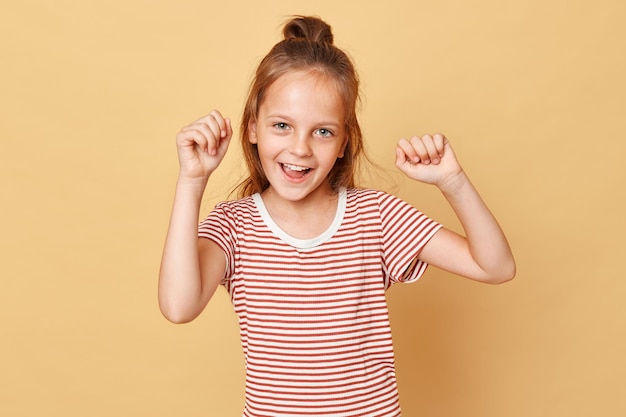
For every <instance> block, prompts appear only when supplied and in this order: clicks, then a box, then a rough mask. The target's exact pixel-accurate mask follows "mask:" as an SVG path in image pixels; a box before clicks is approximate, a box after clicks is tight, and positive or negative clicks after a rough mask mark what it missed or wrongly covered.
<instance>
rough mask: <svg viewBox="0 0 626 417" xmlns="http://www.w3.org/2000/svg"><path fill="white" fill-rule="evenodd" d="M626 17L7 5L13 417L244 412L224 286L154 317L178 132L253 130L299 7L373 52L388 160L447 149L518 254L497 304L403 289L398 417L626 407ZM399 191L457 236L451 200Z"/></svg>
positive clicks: (7, 294)
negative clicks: (193, 307)
mask: <svg viewBox="0 0 626 417" xmlns="http://www.w3.org/2000/svg"><path fill="white" fill-rule="evenodd" d="M625 5H626V3H624V2H623V1H622V0H597V1H594V2H590V1H582V0H574V1H557V0H508V1H499V2H498V1H487V0H476V1H460V0H456V1H422V0H419V1H408V0H406V1H400V0H389V1H384V2H371V3H364V2H358V3H357V2H338V1H336V0H332V1H331V0H318V1H315V2H312V1H307V2H304V1H302V2H300V1H295V0H290V1H286V0H268V1H260V2H253V1H250V2H243V1H238V0H233V1H224V2H209V1H178V2H174V1H171V2H166V1H152V2H151V1H145V0H144V1H139V0H124V1H121V0H118V1H100V2H95V1H92V2H89V1H82V2H80V1H69V0H63V1H44V0H35V1H24V2H17V1H14V2H9V1H4V2H3V4H2V5H1V6H0V56H1V59H2V63H1V65H0V118H1V123H0V138H1V142H0V143H1V145H0V146H1V147H0V192H1V196H2V203H1V205H0V213H1V214H2V216H1V218H0V236H1V238H0V245H1V246H0V278H1V281H0V337H1V339H0V415H2V416H11V417H20V416H64V417H67V416H92V417H99V416H171V415H176V416H187V417H191V416H238V415H241V414H240V413H241V409H242V397H243V369H242V356H241V351H240V347H239V341H238V334H237V326H236V320H235V317H234V313H233V312H232V308H231V306H230V304H229V300H228V298H227V297H226V294H225V292H224V291H223V289H222V290H221V291H220V292H219V294H218V295H217V296H216V298H215V299H214V301H213V302H212V303H211V304H210V305H209V307H208V308H207V310H206V311H205V313H204V314H203V315H202V316H201V317H200V318H199V319H198V320H197V321H195V322H193V323H191V324H188V325H181V326H176V325H172V324H170V323H168V322H167V321H166V320H165V319H164V318H162V317H161V316H160V314H159V311H158V308H157V303H156V281H157V271H158V265H159V260H160V252H161V248H162V242H163V238H164V235H165V230H166V226H167V220H168V215H169V210H170V205H171V200H172V192H173V187H174V183H175V180H176V174H177V161H176V155H175V147H174V136H175V134H176V132H177V131H178V129H179V128H180V127H181V126H183V125H184V124H186V123H188V122H190V121H192V120H194V119H195V118H197V117H200V116H202V115H203V114H205V113H206V112H208V111H209V110H210V109H212V108H214V107H218V108H220V109H221V110H222V111H223V112H224V113H225V114H227V115H230V116H232V117H233V118H235V119H239V116H240V113H241V108H242V104H243V99H244V97H245V93H246V89H247V86H248V82H249V80H250V76H251V73H252V71H253V69H254V67H255V65H256V63H257V62H258V60H259V59H260V58H261V57H262V56H263V55H264V54H265V53H266V52H267V51H268V50H269V48H270V47H271V46H272V45H273V44H274V43H275V42H276V41H277V40H278V39H279V31H280V26H281V23H282V22H283V21H284V19H285V18H286V16H288V15H290V14H294V13H300V14H318V15H320V16H322V17H323V18H324V19H326V20H327V21H328V22H329V23H330V24H332V25H333V27H334V30H335V35H336V43H337V44H338V45H339V46H341V47H343V48H344V49H345V50H346V51H347V52H349V54H350V55H351V56H352V57H353V58H354V59H355V61H356V63H357V67H358V69H359V71H360V74H361V77H362V80H363V92H364V98H365V100H364V103H363V108H362V111H361V120H362V124H363V128H364V131H365V134H366V137H367V141H368V146H369V149H370V153H371V154H372V156H373V158H374V160H375V161H376V162H378V163H379V164H381V165H382V166H383V167H384V168H387V169H389V170H390V171H392V170H393V162H392V161H393V148H394V144H395V141H396V140H397V139H398V138H399V137H401V136H408V135H412V134H423V133H427V132H433V131H443V132H445V133H446V134H447V135H448V136H449V137H450V138H451V140H452V141H453V144H454V146H455V149H456V151H457V154H458V155H459V158H460V159H461V161H462V162H463V163H464V165H465V167H466V169H467V171H468V172H469V173H470V175H471V177H472V179H473V181H474V182H475V183H476V185H477V186H478V188H479V189H480V190H481V193H482V194H483V196H484V198H485V199H486V200H487V202H488V203H489V205H490V207H491V208H492V209H493V211H494V212H495V213H496V215H497V217H498V218H499V220H500V222H501V223H502V225H503V227H504V228H505V230H506V231H507V234H508V236H509V239H510V241H511V244H512V246H513V249H514V252H515V255H516V259H517V262H518V266H519V268H518V276H517V278H516V280H515V281H513V282H511V283H508V284H505V285H503V286H487V285H481V284H477V283H473V282H470V281H466V280H463V279H460V278H457V277H453V276H450V275H448V274H445V273H442V272H439V271H436V270H434V269H432V270H429V272H428V273H427V276H426V277H425V278H424V279H423V280H421V281H420V282H419V283H417V284H414V285H405V286H398V287H395V288H393V289H392V290H391V291H390V292H389V297H388V298H389V304H390V309H391V314H392V325H393V330H394V339H395V344H396V351H397V362H398V378H399V383H400V393H401V402H402V405H403V409H404V414H405V415H406V416H418V415H419V416H433V417H438V416H442V417H451V416H464V417H501V416H507V417H528V416H570V417H571V416H591V415H597V416H623V415H626V400H624V393H625V391H626V382H624V381H625V380H624V378H625V375H626V359H625V358H624V353H625V351H626V330H625V329H626V307H625V306H624V303H623V298H624V296H625V295H626V284H625V281H626V280H625V278H626V268H625V267H624V264H623V260H624V257H625V256H626V250H625V249H626V245H625V243H624V232H625V231H626V230H625V226H624V224H625V223H624V220H623V216H624V213H626V198H625V195H624V194H625V193H624V181H625V180H626V168H625V167H624V162H623V160H624V156H625V154H626V144H625V143H626V141H625V139H624V132H625V131H626V117H625V114H624V113H625V108H626V98H625V93H626V82H625V81H624V74H626V59H625V57H626V53H625V51H626V25H624V21H625V19H626V6H625ZM238 161H239V153H238V147H237V146H233V147H232V148H231V151H230V152H229V155H228V156H227V159H226V160H225V162H224V166H223V167H221V169H220V171H219V173H218V174H216V176H215V178H214V179H212V182H211V184H212V189H211V191H210V192H208V193H207V195H206V207H205V209H204V210H203V213H206V212H207V211H208V210H209V209H210V207H211V206H212V205H213V204H214V203H215V202H217V201H218V200H221V199H224V198H226V197H227V195H228V191H229V190H230V188H231V186H232V185H234V183H235V182H236V180H237V179H238V173H240V172H241V166H240V164H239V162H238ZM383 178H385V179H384V181H382V180H380V181H379V180H375V181H374V183H373V185H375V186H378V187H384V188H385V189H388V190H390V191H393V192H395V193H397V194H398V195H400V196H401V197H403V198H405V199H407V200H408V201H410V202H411V203H413V204H415V205H416V206H418V207H419V208H420V209H422V210H423V211H425V212H427V213H428V214H430V215H431V216H433V217H435V218H436V219H438V220H440V221H442V222H444V223H446V224H447V225H449V226H450V227H453V228H456V227H458V225H457V223H456V222H455V220H454V218H453V217H452V216H451V214H450V212H449V209H448V208H447V206H446V205H445V203H444V201H443V199H442V198H441V197H440V196H439V194H438V193H437V192H436V190H432V189H430V188H428V187H426V186H422V185H417V184H412V183H409V182H408V181H405V180H404V179H402V178H401V177H400V176H398V175H395V174H390V175H384V176H383ZM368 184H370V185H372V183H371V182H370V183H368Z"/></svg>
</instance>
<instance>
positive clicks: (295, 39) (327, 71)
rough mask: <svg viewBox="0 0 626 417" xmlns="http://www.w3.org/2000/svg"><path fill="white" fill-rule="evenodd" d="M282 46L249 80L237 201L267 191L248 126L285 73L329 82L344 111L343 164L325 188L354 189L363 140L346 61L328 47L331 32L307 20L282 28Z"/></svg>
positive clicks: (355, 81)
mask: <svg viewBox="0 0 626 417" xmlns="http://www.w3.org/2000/svg"><path fill="white" fill-rule="evenodd" d="M283 38H284V39H283V40H282V41H280V42H278V43H277V44H276V45H274V47H273V48H272V49H271V50H270V52H269V53H268V54H267V55H266V56H265V57H264V58H263V60H262V61H261V63H260V64H259V66H258V68H257V70H256V73H255V76H254V79H253V80H252V83H251V86H250V91H249V93H248V99H247V101H246V104H245V107H244V111H243V117H242V120H241V146H242V149H243V155H244V160H245V162H246V165H247V167H248V172H249V176H248V177H247V178H246V179H244V180H243V181H242V182H241V183H240V184H239V185H238V186H237V189H238V195H239V197H246V196H249V195H252V194H254V193H260V192H262V191H263V190H265V189H266V188H267V187H268V186H269V181H268V180H267V177H266V176H265V173H264V172H263V168H262V166H261V161H260V159H259V154H258V151H257V147H256V144H252V143H250V140H249V139H250V130H249V129H250V123H251V122H253V121H255V120H256V117H257V115H258V112H259V107H260V106H261V104H262V103H263V100H264V98H265V94H266V92H267V90H268V88H269V87H270V86H271V85H272V83H274V82H275V81H276V80H277V79H278V78H280V77H281V76H282V75H284V74H285V73H287V72H290V71H303V70H304V71H310V72H311V73H313V74H318V75H320V76H325V77H329V78H330V79H332V80H333V81H334V82H335V83H336V85H337V87H338V91H339V94H340V96H341V98H342V99H343V107H344V109H345V115H344V120H345V127H344V131H345V135H346V140H347V145H346V149H345V152H344V156H343V158H339V159H337V161H336V162H335V166H334V167H333V169H332V170H331V171H330V173H329V174H328V182H329V185H330V186H331V188H332V189H333V190H335V191H337V190H338V189H339V188H341V187H353V186H355V180H354V174H355V172H356V171H357V169H358V163H359V158H360V156H361V155H362V154H363V136H362V133H361V127H360V126H359V122H358V119H357V116H356V108H357V104H358V103H359V101H360V97H359V78H358V75H357V73H356V70H355V68H354V65H353V63H352V61H351V60H350V58H349V57H348V56H347V55H346V53H345V52H343V51H342V50H341V49H339V48H337V47H336V46H334V45H333V34H332V30H331V27H330V26H329V25H328V24H327V23H326V22H324V21H323V20H321V19H319V18H317V17H310V16H295V17H294V18H292V19H291V20H289V21H288V22H287V23H286V24H285V27H284V28H283Z"/></svg>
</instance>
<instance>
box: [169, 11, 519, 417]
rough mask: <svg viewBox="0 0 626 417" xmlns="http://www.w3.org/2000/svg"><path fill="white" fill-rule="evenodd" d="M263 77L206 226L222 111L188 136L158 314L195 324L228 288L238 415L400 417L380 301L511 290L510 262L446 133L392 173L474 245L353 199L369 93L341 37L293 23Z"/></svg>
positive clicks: (408, 214) (419, 218)
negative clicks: (407, 285)
mask: <svg viewBox="0 0 626 417" xmlns="http://www.w3.org/2000/svg"><path fill="white" fill-rule="evenodd" d="M283 34H284V40H283V41H281V42H279V43H278V44H276V45H275V46H274V48H273V49H272V50H271V51H270V52H269V53H268V55H267V56H266V57H265V58H264V59H263V60H262V62H261V63H260V65H259V67H258V69H257V72H256V76H255V78H254V81H253V83H252V86H251V89H250V93H249V96H248V100H247V102H246V105H245V109H244V114H243V120H242V122H241V143H242V146H243V152H244V157H245V160H246V163H247V166H248V168H249V172H250V175H249V177H248V178H247V179H246V180H245V181H244V182H243V183H242V184H241V185H240V188H239V190H240V199H239V200H236V201H228V202H223V203H220V204H218V205H217V206H216V207H215V209H214V210H213V211H212V212H211V213H210V214H209V215H208V216H207V217H206V219H205V220H204V221H202V222H201V224H200V226H199V230H198V224H197V222H198V216H199V210H200V203H201V199H202V195H203V192H204V189H205V187H206V184H207V181H208V179H209V177H210V176H211V174H212V173H213V171H214V170H215V169H216V168H217V167H218V165H219V164H220V162H221V161H222V158H223V157H224V154H225V153H226V150H227V148H228V144H229V142H230V139H231V136H232V132H233V130H232V125H231V121H230V119H228V118H225V117H223V116H222V114H221V113H220V112H219V111H217V110H213V111H212V112H210V113H209V114H208V115H207V116H205V117H203V118H201V119H199V120H197V121H196V122H194V123H192V124H190V125H189V126H187V127H184V128H183V129H182V130H181V131H180V133H179V134H178V135H177V138H176V144H177V149H178V157H179V162H180V173H179V177H178V182H177V185H176V194H175V198H174V206H173V210H172V215H171V221H170V226H169V231H168V234H167V238H166V242H165V249H164V253H163V259H162V264H161V272H160V277H159V305H160V308H161V310H162V312H163V314H164V315H165V317H166V318H167V319H169V320H171V321H172V322H175V323H183V322H188V321H190V320H193V319H194V318H195V317H197V316H198V315H199V314H200V312H201V311H202V310H203V309H204V307H205V306H206V304H207V303H208V301H209V300H210V299H211V296H212V295H213V293H214V292H215V290H216V288H217V287H218V285H223V286H224V287H225V288H226V289H227V290H228V292H229V294H230V297H231V299H232V303H233V305H234V309H235V312H236V314H237V316H238V319H239V325H240V334H241V343H242V346H243V350H244V356H245V362H246V368H245V369H246V393H245V408H244V411H243V415H244V416H248V417H259V416H294V415H316V416H334V417H336V416H399V415H400V407H399V400H398V390H397V385H396V378H395V369H394V356H393V347H392V341H391V332H390V327H389V318H388V312H387V305H386V301H385V291H386V290H387V289H388V288H389V287H390V286H391V285H393V284H395V283H398V282H413V281H415V280H417V279H418V278H419V277H420V276H421V275H422V274H423V273H424V271H425V269H426V267H427V265H428V264H431V265H434V266H436V267H439V268H442V269H444V270H446V271H450V272H453V273H456V274H459V275H462V276H464V277H467V278H470V279H474V280H478V281H482V282H488V283H501V282H504V281H507V280H509V279H511V278H513V276H514V275H515V263H514V260H513V257H512V255H511V251H510V249H509V246H508V244H507V241H506V238H505V237H504V235H503V233H502V231H501V229H500V227H499V226H498V224H497V222H496V220H495V219H494V218H493V216H492V215H491V213H490V212H489V210H488V209H487V207H486V206H485V204H484V203H483V201H482V200H481V198H480V196H479V195H478V193H477V192H476V190H475V189H474V187H473V186H472V184H471V183H470V181H469V179H468V177H467V176H466V174H465V172H464V171H463V169H462V168H461V166H460V165H459V163H458V162H457V160H456V157H455V155H454V152H453V150H452V147H451V145H450V143H449V142H448V140H447V139H446V137H445V136H443V135H441V134H434V135H432V136H431V135H425V136H422V137H417V136H414V137H412V138H411V139H409V140H406V139H401V140H400V141H399V142H398V145H397V148H396V165H397V167H398V168H399V169H400V170H401V171H402V172H403V173H404V174H406V175H407V176H408V177H409V178H412V179H414V180H416V181H421V182H425V183H429V184H434V185H435V186H437V187H438V188H439V189H440V190H441V192H442V193H443V195H444V196H445V198H446V199H447V200H448V202H449V204H450V205H451V207H452V208H453V210H454V211H455V213H456V215H457V216H458V218H459V220H460V222H461V224H462V226H463V228H464V231H465V236H461V235H459V234H456V233H454V232H452V231H450V230H447V229H445V228H442V227H441V226H440V225H439V224H437V223H436V222H435V221H433V220H431V219H430V218H428V217H426V216H425V215H424V214H422V213H421V212H419V211H417V210H416V209H414V208H413V207H411V206H410V205H409V204H407V203H405V202H403V201H402V200H400V199H398V198H396V197H394V196H392V195H389V194H387V193H385V192H382V191H376V190H371V189H361V188H356V187H355V184H354V172H355V170H356V166H357V163H358V160H359V158H360V157H361V156H362V148H363V139H362V136H361V130H360V127H359V123H358V120H357V117H356V111H355V108H356V104H357V101H358V97H359V91H358V90H359V83H358V78H357V75H356V73H355V70H354V67H353V65H352V62H351V61H350V59H349V58H348V57H347V56H346V54H345V53H344V52H343V51H341V50H340V49H338V48H337V47H335V46H334V45H333V36H332V32H331V28H330V27H329V26H328V25H327V24H326V23H324V22H323V21H321V20H319V19H318V18H313V17H296V18H294V19H292V20H291V21H289V22H288V23H287V24H286V26H285V28H284V30H283Z"/></svg>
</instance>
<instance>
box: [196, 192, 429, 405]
mask: <svg viewBox="0 0 626 417" xmlns="http://www.w3.org/2000/svg"><path fill="white" fill-rule="evenodd" d="M337 207H338V208H337V211H336V215H335V218H334V221H333V223H332V225H331V226H330V227H329V228H328V230H326V231H325V232H324V233H323V234H322V235H320V236H318V237H316V238H314V239H310V240H301V239H295V238H293V237H292V236H290V235H288V234H286V233H285V232H284V231H282V230H281V229H280V228H279V227H278V226H277V225H276V223H274V221H273V220H272V218H271V217H270V215H269V213H268V212H267V210H266V208H265V206H264V204H263V200H262V199H261V197H260V195H258V194H255V195H253V196H251V197H247V198H244V199H241V200H237V201H229V202H224V203H220V204H218V205H217V206H216V207H215V209H214V210H213V211H212V212H211V213H210V214H209V215H208V217H207V218H206V219H205V220H204V221H203V222H201V224H200V227H199V235H200V236H201V237H206V238H209V239H211V240H213V241H215V242H216V243H217V244H218V245H219V246H220V247H221V248H222V250H223V251H224V253H225V255H226V259H227V267H226V274H225V277H224V279H223V281H222V284H223V285H224V286H225V287H226V289H227V290H228V292H229V293H230V296H231V299H232V302H233V305H234V309H235V312H236V314H237V316H238V319H239V326H240V334H241V343H242V347H243V351H244V358H245V362H246V393H245V409H244V412H243V415H244V416H246V417H261V416H303V415H313V416H333V417H338V416H385V417H387V416H399V415H400V406H399V401H398V390H397V385H396V377H395V368H394V356H393V347H392V341H391V330H390V326H389V317H388V311H387V304H386V300H385V290H386V289H387V288H389V287H390V286H391V285H392V284H394V283H396V282H410V281H415V280H417V279H418V278H419V277H420V276H421V275H422V274H423V272H424V270H425V269H426V266H427V265H426V264H425V263H423V262H421V261H417V262H413V261H414V260H415V258H416V256H417V255H418V254H419V253H420V251H421V249H422V247H423V246H424V244H426V242H428V240H429V239H430V238H431V237H432V236H433V235H434V234H435V232H436V231H437V230H438V229H439V228H440V227H441V226H440V225H439V224H437V223H436V222H434V221H433V220H431V219H429V218H428V217H426V216H425V215H424V214H422V213H420V212H419V211H417V210H416V209H415V208H413V207H411V206H410V205H409V204H407V203H405V202H404V201H402V200H400V199H398V198H396V197H394V196H392V195H390V194H387V193H384V192H381V191H375V190H368V189H348V190H342V191H341V192H340V193H339V200H338V205H337Z"/></svg>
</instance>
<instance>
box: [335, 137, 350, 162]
mask: <svg viewBox="0 0 626 417" xmlns="http://www.w3.org/2000/svg"><path fill="white" fill-rule="evenodd" d="M347 146H348V138H345V139H344V140H343V143H342V144H341V148H339V153H337V158H343V156H344V155H345V153H346V147H347Z"/></svg>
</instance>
